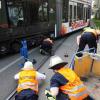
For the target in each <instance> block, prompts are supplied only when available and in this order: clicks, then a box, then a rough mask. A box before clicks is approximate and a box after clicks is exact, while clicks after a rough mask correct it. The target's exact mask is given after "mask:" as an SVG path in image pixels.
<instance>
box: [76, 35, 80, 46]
mask: <svg viewBox="0 0 100 100" xmlns="http://www.w3.org/2000/svg"><path fill="white" fill-rule="evenodd" d="M80 38H81V35H78V36H77V45H79V43H80Z"/></svg>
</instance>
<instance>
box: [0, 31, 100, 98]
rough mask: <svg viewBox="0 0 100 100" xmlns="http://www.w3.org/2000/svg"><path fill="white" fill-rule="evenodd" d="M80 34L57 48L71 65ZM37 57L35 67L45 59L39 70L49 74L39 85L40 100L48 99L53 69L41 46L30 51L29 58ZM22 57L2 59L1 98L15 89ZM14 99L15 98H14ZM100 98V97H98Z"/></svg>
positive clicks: (0, 70) (69, 38)
mask: <svg viewBox="0 0 100 100" xmlns="http://www.w3.org/2000/svg"><path fill="white" fill-rule="evenodd" d="M78 34H80V33H79V32H77V33H75V34H73V35H71V36H69V37H67V38H66V40H65V41H64V42H63V43H62V45H61V46H60V47H59V48H58V49H57V50H56V52H55V55H58V56H60V57H61V58H63V60H65V61H67V62H68V63H69V64H68V65H70V62H71V59H72V57H73V54H74V53H75V52H76V50H77V44H76V36H77V35H78ZM62 41H63V39H61V40H57V41H56V42H55V46H54V49H55V48H56V47H57V46H58V45H59V44H60V43H61V42H62ZM98 52H100V46H98ZM65 54H68V57H66V58H65V57H64V55H65ZM33 58H35V59H36V61H37V63H36V64H35V68H36V69H38V68H39V67H40V65H41V62H43V61H45V63H44V64H43V65H42V66H41V68H40V69H39V72H41V73H45V74H46V76H47V79H46V81H43V82H40V83H41V84H40V85H39V100H47V99H46V97H45V95H44V90H45V89H46V87H49V83H50V78H51V77H52V75H53V74H54V73H53V71H52V70H50V69H48V68H49V66H48V65H49V59H48V60H47V56H43V55H41V54H40V53H39V48H35V49H32V50H30V51H29V59H30V61H32V59H33ZM22 62H23V60H22V57H20V55H19V54H16V55H12V56H9V57H6V58H3V59H0V64H1V66H0V100H6V98H7V97H8V96H9V94H10V93H11V92H12V91H13V90H14V89H15V87H16V85H17V82H16V81H15V80H14V78H13V76H14V75H15V74H16V73H17V72H18V71H19V70H20V68H21V67H19V66H18V65H19V64H20V63H22ZM13 100H14V99H13ZM98 100H99V99H98Z"/></svg>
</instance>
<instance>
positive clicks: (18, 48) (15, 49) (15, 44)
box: [11, 42, 20, 53]
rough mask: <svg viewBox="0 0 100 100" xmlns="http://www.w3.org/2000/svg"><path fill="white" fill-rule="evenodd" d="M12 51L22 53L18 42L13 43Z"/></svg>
mask: <svg viewBox="0 0 100 100" xmlns="http://www.w3.org/2000/svg"><path fill="white" fill-rule="evenodd" d="M11 50H12V52H13V53H18V52H19V51H20V44H19V43H18V42H14V43H12V45H11Z"/></svg>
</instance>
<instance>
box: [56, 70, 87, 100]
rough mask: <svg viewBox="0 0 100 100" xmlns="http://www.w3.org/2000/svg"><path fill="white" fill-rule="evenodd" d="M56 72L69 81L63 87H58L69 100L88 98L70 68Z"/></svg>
mask: <svg viewBox="0 0 100 100" xmlns="http://www.w3.org/2000/svg"><path fill="white" fill-rule="evenodd" d="M57 72H58V73H60V74H61V75H63V76H64V77H65V78H66V79H67V80H69V82H68V83H66V84H65V85H64V86H60V87H59V89H60V90H61V91H62V92H63V93H65V94H68V95H69V98H70V99H71V100H83V99H84V98H86V97H87V96H88V93H87V90H86V87H85V86H84V84H83V82H82V81H81V80H80V79H79V77H78V76H77V75H76V74H75V72H74V71H72V70H71V69H70V68H61V69H60V70H58V71H57Z"/></svg>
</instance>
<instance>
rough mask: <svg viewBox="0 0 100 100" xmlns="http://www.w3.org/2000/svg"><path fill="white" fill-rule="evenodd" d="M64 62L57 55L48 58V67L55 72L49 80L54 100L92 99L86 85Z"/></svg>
mask: <svg viewBox="0 0 100 100" xmlns="http://www.w3.org/2000/svg"><path fill="white" fill-rule="evenodd" d="M66 64H67V62H64V61H63V60H62V59H61V58H60V57H59V56H56V55H55V56H52V57H51V58H50V64H49V66H50V69H53V71H54V72H55V74H54V75H53V76H52V78H51V81H50V93H51V94H52V96H54V97H55V98H56V100H93V99H92V98H91V97H90V96H89V95H88V92H87V88H86V86H85V85H84V84H83V82H82V81H81V80H80V78H79V77H78V76H77V75H76V73H75V72H74V71H73V70H71V69H70V68H69V67H68V66H66Z"/></svg>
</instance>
